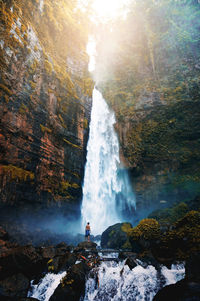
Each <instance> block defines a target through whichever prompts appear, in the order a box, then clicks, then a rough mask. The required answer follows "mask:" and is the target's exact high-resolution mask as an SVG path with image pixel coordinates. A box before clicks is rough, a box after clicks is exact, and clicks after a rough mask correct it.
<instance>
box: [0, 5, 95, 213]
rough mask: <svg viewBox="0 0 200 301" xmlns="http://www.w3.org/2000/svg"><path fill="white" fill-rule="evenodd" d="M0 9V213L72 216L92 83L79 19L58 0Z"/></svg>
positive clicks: (75, 208) (76, 203)
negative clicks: (42, 212) (41, 212)
mask: <svg viewBox="0 0 200 301" xmlns="http://www.w3.org/2000/svg"><path fill="white" fill-rule="evenodd" d="M0 9H1V12H2V14H1V20H0V21H1V29H2V30H3V35H2V37H3V38H2V40H1V47H0V54H1V62H0V64H1V72H2V74H1V82H0V88H1V92H0V120H1V121H0V150H1V152H0V192H1V200H0V207H1V210H3V209H4V208H5V209H6V211H7V212H8V207H10V208H11V211H12V208H15V210H16V209H19V211H20V212H21V211H22V210H23V211H25V212H26V213H27V212H30V211H31V212H34V211H35V212H36V213H37V215H38V211H39V210H40V209H46V208H49V209H52V212H55V210H58V211H59V210H60V211H62V212H64V211H65V212H68V213H69V214H78V206H79V204H80V199H81V194H82V190H81V183H82V178H83V169H84V163H85V157H86V143H87V136H88V124H89V119H90V109H91V92H92V86H93V83H92V80H91V78H90V77H89V74H88V71H87V64H88V58H87V55H86V53H85V48H86V43H87V34H83V35H82V36H81V33H80V28H81V26H84V25H83V24H80V28H77V20H78V19H80V17H81V16H80V15H78V14H76V13H74V12H73V11H74V10H73V5H69V4H66V3H65V1H61V2H60V4H56V3H54V4H53V3H51V1H46V3H45V4H44V6H43V8H42V10H41V7H40V6H39V3H37V2H36V3H35V2H34V3H32V2H31V1H30V2H29V3H28V4H27V1H20V2H19V1H5V2H4V1H3V2H1V4H0ZM52 12H54V13H55V18H57V19H55V18H54V15H52ZM65 13H69V14H70V15H71V19H70V21H69V20H67V17H66V15H65ZM64 16H65V18H64ZM70 22H71V23H70ZM80 23H81V21H80ZM69 41H70V42H69ZM59 208H62V209H59ZM30 209H31V210H30ZM63 210H64V211H63ZM2 212H3V211H2Z"/></svg>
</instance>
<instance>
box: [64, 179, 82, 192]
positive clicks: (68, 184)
mask: <svg viewBox="0 0 200 301" xmlns="http://www.w3.org/2000/svg"><path fill="white" fill-rule="evenodd" d="M79 187H80V186H79V185H78V184H76V183H69V182H68V181H62V182H61V190H62V191H63V192H64V191H65V190H67V189H68V188H75V189H77V188H79Z"/></svg>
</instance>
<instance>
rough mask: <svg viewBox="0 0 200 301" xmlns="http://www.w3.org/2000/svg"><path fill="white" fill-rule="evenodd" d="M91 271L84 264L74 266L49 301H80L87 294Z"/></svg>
mask: <svg viewBox="0 0 200 301" xmlns="http://www.w3.org/2000/svg"><path fill="white" fill-rule="evenodd" d="M89 271H90V267H89V266H88V265H87V264H86V263H84V262H80V263H79V264H74V265H73V266H72V268H71V269H70V270H69V271H68V273H67V275H66V276H65V277H64V278H63V279H62V281H61V283H60V284H59V286H58V287H57V288H56V290H55V292H54V294H53V295H52V296H51V298H50V300H49V301H66V300H67V301H79V300H80V297H81V296H83V295H84V293H85V281H86V276H87V274H88V273H89Z"/></svg>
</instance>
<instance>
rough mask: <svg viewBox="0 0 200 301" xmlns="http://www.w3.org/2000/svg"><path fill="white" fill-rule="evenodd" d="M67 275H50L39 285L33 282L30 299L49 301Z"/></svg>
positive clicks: (29, 294) (29, 293)
mask: <svg viewBox="0 0 200 301" xmlns="http://www.w3.org/2000/svg"><path fill="white" fill-rule="evenodd" d="M65 275H66V272H63V273H59V274H53V273H48V274H46V275H45V277H44V278H42V279H41V280H40V282H39V283H38V284H37V285H34V284H33V282H32V281H31V289H30V291H29V292H28V297H32V298H36V299H38V300H40V301H48V300H49V299H50V297H51V296H52V295H53V293H54V291H55V289H56V288H57V286H58V285H59V284H60V281H61V279H62V278H63V277H65Z"/></svg>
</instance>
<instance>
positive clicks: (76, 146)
mask: <svg viewBox="0 0 200 301" xmlns="http://www.w3.org/2000/svg"><path fill="white" fill-rule="evenodd" d="M63 141H64V142H65V143H67V144H69V145H70V146H72V147H75V148H79V149H82V147H81V146H79V145H77V144H74V143H72V142H70V141H68V140H67V139H65V138H63Z"/></svg>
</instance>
